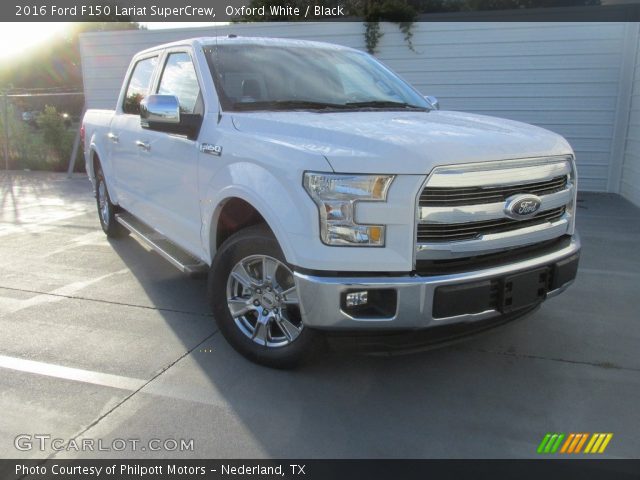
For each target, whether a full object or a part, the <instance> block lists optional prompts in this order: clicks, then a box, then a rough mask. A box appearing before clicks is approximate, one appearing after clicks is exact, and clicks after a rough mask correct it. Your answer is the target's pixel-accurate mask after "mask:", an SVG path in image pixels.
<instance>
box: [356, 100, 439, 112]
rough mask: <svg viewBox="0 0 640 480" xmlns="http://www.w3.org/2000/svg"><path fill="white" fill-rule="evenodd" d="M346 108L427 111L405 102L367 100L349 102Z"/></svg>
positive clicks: (424, 108) (425, 108)
mask: <svg viewBox="0 0 640 480" xmlns="http://www.w3.org/2000/svg"><path fill="white" fill-rule="evenodd" d="M345 105H346V106H348V107H356V108H402V109H409V110H420V111H426V110H429V109H428V108H427V107H420V106H418V105H411V104H409V103H405V102H393V101H391V100H369V101H366V102H349V103H346V104H345Z"/></svg>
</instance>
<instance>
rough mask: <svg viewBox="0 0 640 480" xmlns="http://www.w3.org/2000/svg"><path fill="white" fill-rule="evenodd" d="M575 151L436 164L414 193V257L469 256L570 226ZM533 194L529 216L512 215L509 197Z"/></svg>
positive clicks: (540, 237)
mask: <svg viewBox="0 0 640 480" xmlns="http://www.w3.org/2000/svg"><path fill="white" fill-rule="evenodd" d="M575 181H576V179H575V168H574V166H573V157H572V156H570V155H567V156H558V157H542V158H532V159H520V160H507V161H500V162H482V163H476V164H465V165H452V166H443V167H437V168H435V169H434V170H433V171H432V172H431V174H430V175H429V176H428V178H427V180H426V181H425V184H424V185H423V188H422V191H421V192H420V194H419V196H418V198H417V199H416V208H417V211H416V222H417V225H416V259H418V260H422V259H426V260H428V259H446V258H460V257H465V256H473V255H478V254H483V253H490V252H495V251H499V250H504V249H510V248H517V247H520V246H525V245H531V244H533V243H537V242H540V241H545V240H550V239H552V238H556V237H559V236H561V235H564V234H566V233H572V230H573V209H574V202H575V194H576V188H575ZM521 194H533V195H536V196H538V198H539V199H540V207H539V209H538V212H537V213H536V215H535V216H533V217H526V218H522V219H517V220H514V219H513V214H512V213H511V212H509V211H507V210H508V208H507V204H508V201H507V200H508V199H511V198H513V197H514V196H517V195H521Z"/></svg>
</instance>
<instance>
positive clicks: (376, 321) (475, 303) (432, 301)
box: [295, 234, 580, 330]
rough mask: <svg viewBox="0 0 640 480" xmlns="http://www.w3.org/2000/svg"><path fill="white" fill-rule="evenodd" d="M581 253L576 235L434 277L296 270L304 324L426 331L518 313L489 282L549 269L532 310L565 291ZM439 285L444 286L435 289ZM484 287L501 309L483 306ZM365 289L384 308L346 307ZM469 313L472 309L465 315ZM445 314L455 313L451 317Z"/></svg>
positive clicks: (350, 328)
mask: <svg viewBox="0 0 640 480" xmlns="http://www.w3.org/2000/svg"><path fill="white" fill-rule="evenodd" d="M579 252H580V239H579V237H578V235H577V234H575V235H573V236H572V237H571V240H570V242H569V243H568V244H567V245H562V246H561V247H559V248H558V249H557V250H554V251H551V252H546V253H544V254H542V255H539V256H535V257H533V258H528V259H526V260H521V261H514V262H512V263H508V264H505V265H500V266H495V267H491V268H484V269H481V270H475V271H469V272H463V273H453V274H444V275H430V276H420V275H406V276H371V277H368V276H348V277H340V276H333V277H325V276H319V275H308V274H304V273H300V272H296V273H295V281H296V286H297V289H298V293H299V296H300V307H301V313H302V318H303V322H304V324H305V325H306V326H309V327H312V328H318V329H325V330H385V329H386V330H408V329H409V330H414V329H425V328H430V327H437V326H444V325H452V324H462V323H473V322H483V321H487V320H500V319H501V318H509V317H512V316H514V314H515V315H516V316H517V314H518V311H517V310H514V309H511V308H508V307H505V304H504V302H503V303H500V297H502V296H504V294H503V293H502V291H500V292H498V293H496V292H489V291H488V288H486V285H493V286H494V290H495V286H496V285H499V286H500V288H501V289H503V290H504V288H503V287H504V284H505V281H506V280H509V279H511V278H515V277H517V275H516V276H515V277H512V276H513V275H514V274H520V273H524V272H538V271H547V272H549V274H550V275H551V276H552V277H555V280H553V281H551V282H550V283H549V284H548V288H546V289H545V291H544V292H542V293H541V294H540V298H539V301H535V300H532V301H531V302H530V303H528V304H527V305H522V306H521V310H522V311H525V310H530V309H531V308H532V307H535V305H536V303H537V304H539V303H540V302H541V301H542V300H544V299H546V298H550V297H552V296H555V295H557V294H559V293H561V292H562V291H563V290H565V289H566V288H567V287H568V286H569V285H570V284H571V283H572V282H573V279H574V278H575V268H576V267H577V262H578V256H579ZM567 265H568V266H569V268H568V271H567V269H566V266H567ZM554 272H555V275H554ZM439 287H444V288H441V289H440V290H437V289H438V288H439ZM451 287H454V288H451ZM458 287H459V288H458ZM476 287H477V288H476ZM483 288H484V289H485V290H487V291H486V295H494V296H497V297H498V300H497V303H499V304H500V307H491V306H483V305H484V304H483V302H484V299H482V298H480V299H479V298H478V297H479V296H482V291H483ZM362 290H367V291H368V292H369V297H370V298H373V299H375V298H378V300H379V301H382V302H383V303H386V304H387V305H385V308H383V309H378V311H377V312H376V313H375V314H371V315H369V314H367V313H366V312H365V313H364V314H361V313H357V312H353V311H350V310H349V309H347V308H345V305H344V295H345V294H346V293H347V292H352V291H362ZM436 293H437V296H436ZM525 296H526V292H525ZM451 303H454V304H455V305H456V306H455V307H451V308H450V306H449V305H447V304H451ZM467 304H468V308H466V309H465V305H467ZM389 305H391V307H390V308H389ZM460 305H463V306H462V307H460ZM487 305H490V302H489V304H487ZM465 311H467V312H468V313H461V312H465ZM447 312H450V313H452V314H451V315H449V316H447Z"/></svg>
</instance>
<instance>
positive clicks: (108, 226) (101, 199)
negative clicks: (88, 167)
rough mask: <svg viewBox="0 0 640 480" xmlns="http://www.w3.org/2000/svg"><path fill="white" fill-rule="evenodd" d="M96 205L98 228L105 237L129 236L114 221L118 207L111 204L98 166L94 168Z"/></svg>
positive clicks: (125, 230)
mask: <svg viewBox="0 0 640 480" xmlns="http://www.w3.org/2000/svg"><path fill="white" fill-rule="evenodd" d="M96 204H97V206H98V218H99V219H100V226H101V227H102V230H103V231H104V233H106V234H107V237H110V238H122V237H126V236H127V235H128V234H129V230H127V229H126V228H124V227H123V226H122V225H120V224H119V223H118V221H117V220H116V217H115V215H116V213H117V212H118V207H117V205H114V204H113V203H111V197H110V196H109V191H108V190H107V183H106V181H105V179H104V172H103V171H102V167H101V166H100V164H98V165H97V166H96Z"/></svg>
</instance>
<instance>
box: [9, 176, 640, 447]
mask: <svg viewBox="0 0 640 480" xmlns="http://www.w3.org/2000/svg"><path fill="white" fill-rule="evenodd" d="M578 215H579V216H578V226H579V230H580V233H581V237H582V240H583V245H584V249H583V256H582V261H581V269H580V272H579V275H578V279H577V281H576V283H575V284H574V285H573V286H572V287H571V288H570V289H569V290H568V291H567V292H566V293H565V294H563V295H561V296H559V297H557V298H554V299H551V300H549V301H548V302H546V303H545V304H544V305H543V307H542V308H541V309H540V310H539V311H538V312H536V313H535V314H534V315H532V316H531V317H529V318H527V319H525V320H523V321H521V322H516V323H513V324H510V325H507V326H505V327H502V328H500V329H497V330H493V331H491V332H488V333H486V334H484V335H482V336H480V337H477V338H474V339H471V340H469V341H466V342H464V343H461V344H458V345H456V346H453V347H448V348H444V349H440V350H435V351H430V352H424V353H417V354H411V355H399V356H393V357H373V356H364V355H358V354H349V353H341V354H336V353H331V354H327V355H326V356H324V357H321V358H318V359H316V361H315V362H313V363H311V364H309V365H306V366H304V367H303V368H301V369H299V370H296V371H292V372H282V371H274V370H269V369H266V368H263V367H259V366H256V365H253V364H251V363H249V362H247V361H246V360H244V359H243V358H242V357H240V356H239V355H238V354H236V353H235V352H234V351H233V350H232V349H231V348H230V347H229V346H228V345H227V343H226V342H225V340H224V338H222V336H221V335H219V334H217V331H216V328H215V325H214V323H213V319H212V318H211V316H210V314H209V309H208V307H207V304H206V299H205V281H204V280H202V279H198V280H194V279H190V278H187V277H185V276H183V275H182V274H180V273H179V272H178V271H177V270H175V269H174V268H173V267H172V266H170V265H169V264H168V263H166V262H165V261H164V260H162V259H161V258H160V257H159V256H157V255H156V254H155V253H152V252H148V251H147V250H145V249H144V248H143V247H141V246H140V245H139V244H138V243H137V242H135V241H134V240H133V239H130V238H129V239H125V240H121V241H108V240H107V239H106V238H105V237H104V235H103V234H102V232H101V230H100V227H99V223H98V218H97V213H96V212H95V205H94V201H93V198H92V196H91V190H90V184H89V182H88V181H87V180H86V178H85V177H81V176H77V177H74V178H73V179H71V180H67V179H66V178H65V177H64V176H63V175H58V174H44V173H18V172H13V173H12V174H2V175H0V339H1V340H2V341H1V342H0V392H1V393H0V411H1V412H2V415H1V416H0V455H1V456H2V457H4V458H36V457H46V456H50V455H55V457H56V458H71V457H89V458H93V457H113V458H116V457H117V458H124V457H142V458H154V457H172V458H173V457H182V458H206V457H213V458H218V457H219V458H261V457H289V458H292V457H306V458H380V457H392V458H407V457H417V458H423V457H425V458H431V457H472V458H485V457H486V458H502V457H507V458H515V457H517V458H520V457H536V456H537V455H536V452H535V450H536V447H537V445H538V444H539V442H540V440H541V439H542V437H543V436H544V434H545V433H546V432H612V433H613V434H614V437H613V440H612V441H611V443H610V445H609V447H608V448H607V452H606V453H605V456H607V457H615V458H638V457H639V456H640V454H639V452H640V435H639V434H638V425H640V408H638V404H639V402H640V355H639V354H638V352H639V351H640V349H639V348H638V346H639V345H640V322H639V319H640V315H639V314H640V306H639V304H638V298H639V296H640V295H639V294H640V251H639V250H638V245H639V244H640V209H638V208H636V207H634V206H632V205H631V204H629V203H628V202H627V201H625V200H623V199H621V198H620V197H618V196H615V195H605V194H583V195H581V201H580V203H579V208H578ZM20 434H25V435H28V436H30V437H28V438H32V439H33V435H38V434H44V435H50V436H51V437H52V438H60V439H62V440H64V441H69V440H72V439H75V440H76V441H78V442H80V441H81V440H82V439H89V440H98V439H99V440H101V441H102V442H103V446H107V447H112V446H114V445H115V443H114V440H116V439H121V440H126V441H128V440H131V439H134V440H138V441H139V442H140V443H139V444H138V446H139V447H140V448H146V450H145V451H142V450H140V449H138V450H136V451H133V449H132V448H125V449H124V450H123V451H116V450H115V449H113V448H112V450H111V451H102V452H98V451H93V452H91V451H88V452H84V453H82V452H76V451H75V450H73V449H72V450H69V451H58V452H56V451H53V450H52V449H51V448H47V449H45V450H44V451H40V449H39V448H38V445H37V442H35V441H34V442H33V448H31V449H29V450H24V451H23V450H18V449H16V448H15V445H14V440H15V438H16V436H18V435H20ZM150 439H159V440H161V441H164V440H167V439H170V440H176V441H179V440H187V441H190V440H193V442H192V449H190V450H189V449H187V450H185V451H179V450H174V451H167V450H166V449H164V450H159V451H151V450H150V449H149V448H148V446H149V444H148V441H149V440H150ZM116 443H117V442H116ZM187 443H188V442H187ZM118 445H119V444H118ZM172 445H173V444H172V443H171V442H169V444H168V445H166V446H167V447H171V446H172ZM23 446H24V444H23Z"/></svg>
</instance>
